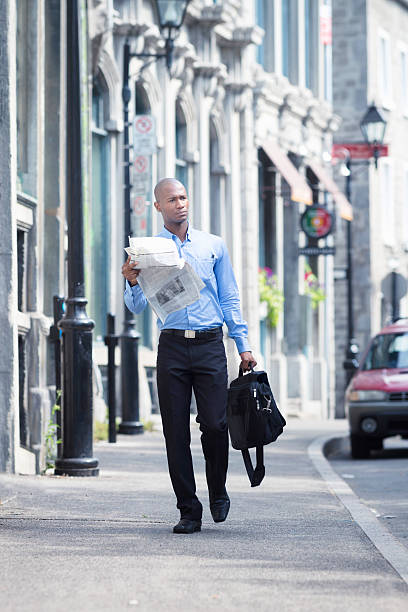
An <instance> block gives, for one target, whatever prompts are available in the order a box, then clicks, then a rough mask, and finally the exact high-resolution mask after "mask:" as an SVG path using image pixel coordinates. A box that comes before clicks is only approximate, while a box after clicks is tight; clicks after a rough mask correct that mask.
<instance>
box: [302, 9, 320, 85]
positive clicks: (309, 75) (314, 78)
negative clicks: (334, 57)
mask: <svg viewBox="0 0 408 612" xmlns="http://www.w3.org/2000/svg"><path fill="white" fill-rule="evenodd" d="M304 2H305V85H306V87H307V88H308V89H310V90H311V91H313V93H314V94H315V95H316V96H317V95H318V93H319V91H318V88H319V78H318V76H319V32H318V26H319V19H318V17H319V15H318V10H319V5H318V3H317V2H316V0H304Z"/></svg>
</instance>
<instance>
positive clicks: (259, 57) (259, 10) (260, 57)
mask: <svg viewBox="0 0 408 612" xmlns="http://www.w3.org/2000/svg"><path fill="white" fill-rule="evenodd" d="M255 13H256V14H255V22H256V25H259V27H261V28H262V29H263V30H265V36H266V27H265V14H264V0H256V4H255ZM264 54H265V39H264V40H263V41H262V43H261V44H260V45H259V46H258V47H257V49H256V61H257V62H258V64H261V66H263V65H264Z"/></svg>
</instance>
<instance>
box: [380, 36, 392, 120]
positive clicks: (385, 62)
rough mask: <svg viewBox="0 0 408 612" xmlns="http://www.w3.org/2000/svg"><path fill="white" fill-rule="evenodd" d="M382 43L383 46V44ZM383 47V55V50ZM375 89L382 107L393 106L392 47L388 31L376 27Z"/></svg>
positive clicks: (390, 107) (388, 107) (389, 107)
mask: <svg viewBox="0 0 408 612" xmlns="http://www.w3.org/2000/svg"><path fill="white" fill-rule="evenodd" d="M383 43H384V46H383ZM383 49H384V57H383V53H382V51H383ZM377 78H378V84H377V91H378V94H379V98H380V99H381V104H382V106H383V108H386V109H392V107H393V80H392V48H391V40H390V35H389V34H388V32H386V31H385V30H383V29H382V28H379V29H378V40H377Z"/></svg>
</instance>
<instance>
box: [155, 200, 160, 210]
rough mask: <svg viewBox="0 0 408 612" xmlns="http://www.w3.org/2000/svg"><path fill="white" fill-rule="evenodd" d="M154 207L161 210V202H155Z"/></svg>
mask: <svg viewBox="0 0 408 612" xmlns="http://www.w3.org/2000/svg"><path fill="white" fill-rule="evenodd" d="M154 207H155V209H156V210H158V211H159V212H161V208H160V204H159V203H158V202H155V203H154Z"/></svg>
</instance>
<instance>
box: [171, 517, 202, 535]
mask: <svg viewBox="0 0 408 612" xmlns="http://www.w3.org/2000/svg"><path fill="white" fill-rule="evenodd" d="M195 531H201V521H193V520H191V519H186V518H182V519H180V521H179V522H178V523H177V525H175V526H174V527H173V533H194V532H195Z"/></svg>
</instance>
